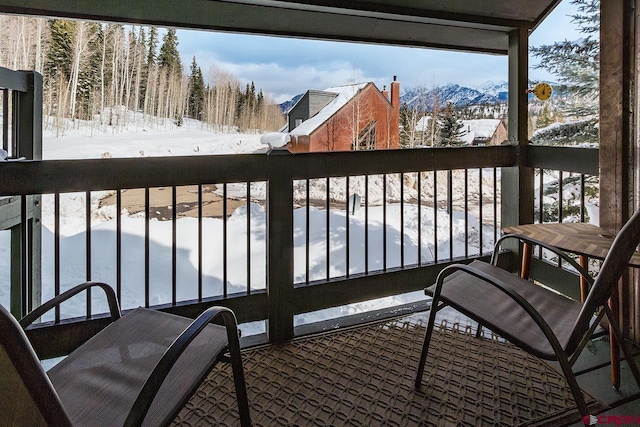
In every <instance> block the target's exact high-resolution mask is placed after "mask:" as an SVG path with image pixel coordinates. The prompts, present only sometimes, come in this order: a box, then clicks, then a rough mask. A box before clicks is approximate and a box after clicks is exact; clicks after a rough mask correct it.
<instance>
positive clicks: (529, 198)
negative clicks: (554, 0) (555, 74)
mask: <svg viewBox="0 0 640 427" xmlns="http://www.w3.org/2000/svg"><path fill="white" fill-rule="evenodd" d="M528 37H529V35H528V30H527V29H526V28H521V29H519V30H516V31H513V32H511V34H510V35H509V129H508V130H509V141H508V143H509V144H511V145H515V146H517V147H518V164H517V165H516V166H514V167H508V168H502V182H501V192H502V194H501V205H502V208H501V209H502V212H501V215H502V224H501V225H502V227H508V226H513V225H519V224H531V223H532V222H533V170H532V169H531V168H527V167H525V166H524V165H525V164H526V163H525V160H526V159H525V156H526V148H527V144H528V143H529V139H528V99H527V97H528V94H527V88H528V80H529V79H528V67H529V59H528V58H529V54H528ZM505 244H506V245H507V246H505V247H506V248H508V249H511V250H513V251H515V252H516V253H518V252H519V251H520V248H519V247H518V243H517V241H514V242H505Z"/></svg>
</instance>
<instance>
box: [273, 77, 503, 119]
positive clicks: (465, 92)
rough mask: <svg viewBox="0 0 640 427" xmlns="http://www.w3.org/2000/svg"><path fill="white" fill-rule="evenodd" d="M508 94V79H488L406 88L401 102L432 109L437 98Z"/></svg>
mask: <svg viewBox="0 0 640 427" xmlns="http://www.w3.org/2000/svg"><path fill="white" fill-rule="evenodd" d="M507 96H508V83H507V82H506V81H486V82H484V83H482V84H481V85H479V86H476V87H467V86H460V85H459V84H455V83H447V84H446V85H443V86H438V87H435V88H433V87H432V88H428V87H426V86H417V87H414V88H405V89H404V91H403V93H402V95H401V96H400V102H402V103H406V104H407V105H408V106H409V108H413V107H417V108H420V109H424V110H430V109H432V108H433V104H434V102H436V100H437V102H439V104H440V106H444V105H447V103H449V102H452V103H453V105H455V106H456V107H462V106H466V105H480V104H501V103H505V102H507ZM300 97H302V94H300V95H296V96H295V97H293V98H292V99H291V100H289V101H286V102H283V103H282V104H280V108H281V109H282V112H283V113H287V112H288V111H289V110H290V109H291V107H293V106H294V105H295V103H296V102H298V100H299V99H300Z"/></svg>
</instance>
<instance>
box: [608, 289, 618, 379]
mask: <svg viewBox="0 0 640 427" xmlns="http://www.w3.org/2000/svg"><path fill="white" fill-rule="evenodd" d="M609 307H610V308H611V312H612V313H613V317H615V319H611V321H612V322H617V321H618V313H619V310H620V304H619V300H618V284H617V283H616V284H614V285H613V289H612V291H611V298H609ZM609 345H610V346H611V384H612V385H613V386H614V387H615V388H616V389H618V388H620V345H619V344H618V340H617V339H616V337H615V335H614V333H613V330H612V328H611V326H609Z"/></svg>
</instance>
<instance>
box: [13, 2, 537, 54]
mask: <svg viewBox="0 0 640 427" xmlns="http://www.w3.org/2000/svg"><path fill="white" fill-rule="evenodd" d="M303 6H305V5H293V4H290V2H269V1H263V2H251V3H243V2H237V1H216V0H207V1H205V0H200V1H193V0H192V1H186V2H185V1H182V2H176V1H173V0H154V1H133V2H132V1H123V0H120V1H109V2H104V1H98V0H85V1H78V0H2V1H0V12H1V13H13V14H23V15H34V16H48V17H60V18H76V19H85V20H97V21H112V22H121V23H133V24H145V25H158V26H167V27H178V28H185V29H196V30H197V29H199V30H212V31H225V32H234V33H244V34H259V35H273V36H285V37H298V38H310V39H321V40H343V41H352V42H363V43H378V44H387V45H396V46H415V47H428V48H436V49H451V50H460V51H469V52H485V53H493V54H506V53H507V51H508V36H507V32H508V31H510V30H512V29H513V28H514V27H513V26H514V25H520V26H522V27H523V28H527V29H529V28H531V26H532V25H533V22H520V21H517V20H507V19H491V18H486V14H484V15H485V18H482V15H483V14H478V16H475V18H476V19H475V22H469V21H470V20H471V18H469V17H466V16H465V15H459V16H458V15H455V14H444V15H443V14H442V13H440V15H439V16H437V17H436V18H432V17H430V15H429V14H428V13H427V12H428V11H425V13H423V15H424V16H419V17H416V16H406V15H399V14H391V13H380V12H375V13H373V12H371V11H369V13H368V14H363V13H360V15H356V14H355V12H353V11H351V12H350V11H349V10H347V9H344V8H331V7H322V6H320V5H306V6H305V7H303ZM414 13H415V11H414Z"/></svg>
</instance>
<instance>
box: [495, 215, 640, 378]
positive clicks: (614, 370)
mask: <svg viewBox="0 0 640 427" xmlns="http://www.w3.org/2000/svg"><path fill="white" fill-rule="evenodd" d="M502 232H503V233H504V234H505V235H506V234H516V235H520V236H523V237H529V238H531V239H534V240H538V241H540V242H543V243H547V244H549V245H552V246H554V247H556V248H558V249H560V250H562V251H564V252H570V253H574V254H577V255H578V257H579V263H580V265H581V266H582V267H584V268H585V269H586V268H587V266H588V262H589V258H595V259H599V260H603V259H604V258H605V257H606V256H607V253H608V252H609V248H610V247H611V244H612V243H613V239H614V237H615V236H613V235H612V234H610V233H608V232H607V231H606V230H604V229H602V228H600V227H598V226H596V225H593V224H585V223H551V224H526V225H516V226H512V227H505V228H504V229H503V230H502ZM531 250H532V249H531V245H529V244H525V245H524V246H523V252H522V269H521V272H520V274H521V276H522V277H524V278H527V279H528V278H529V271H530V267H531V255H532V254H531ZM629 266H630V267H640V253H639V252H636V253H635V254H634V255H633V256H632V257H631V260H630V261H629ZM617 289H618V288H617V284H615V285H614V287H613V290H612V293H611V298H610V300H609V304H610V306H611V311H612V312H613V314H614V315H617V314H618V311H619V307H618V305H619V301H618V290H617ZM587 292H588V286H587V283H586V281H584V280H583V279H582V278H581V279H580V294H581V296H582V300H583V301H584V298H585V297H586V295H587ZM609 337H610V341H609V342H610V346H611V382H612V384H613V386H614V387H616V388H618V387H620V348H619V346H618V343H617V341H616V339H615V337H614V335H613V332H612V331H610V332H609Z"/></svg>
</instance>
